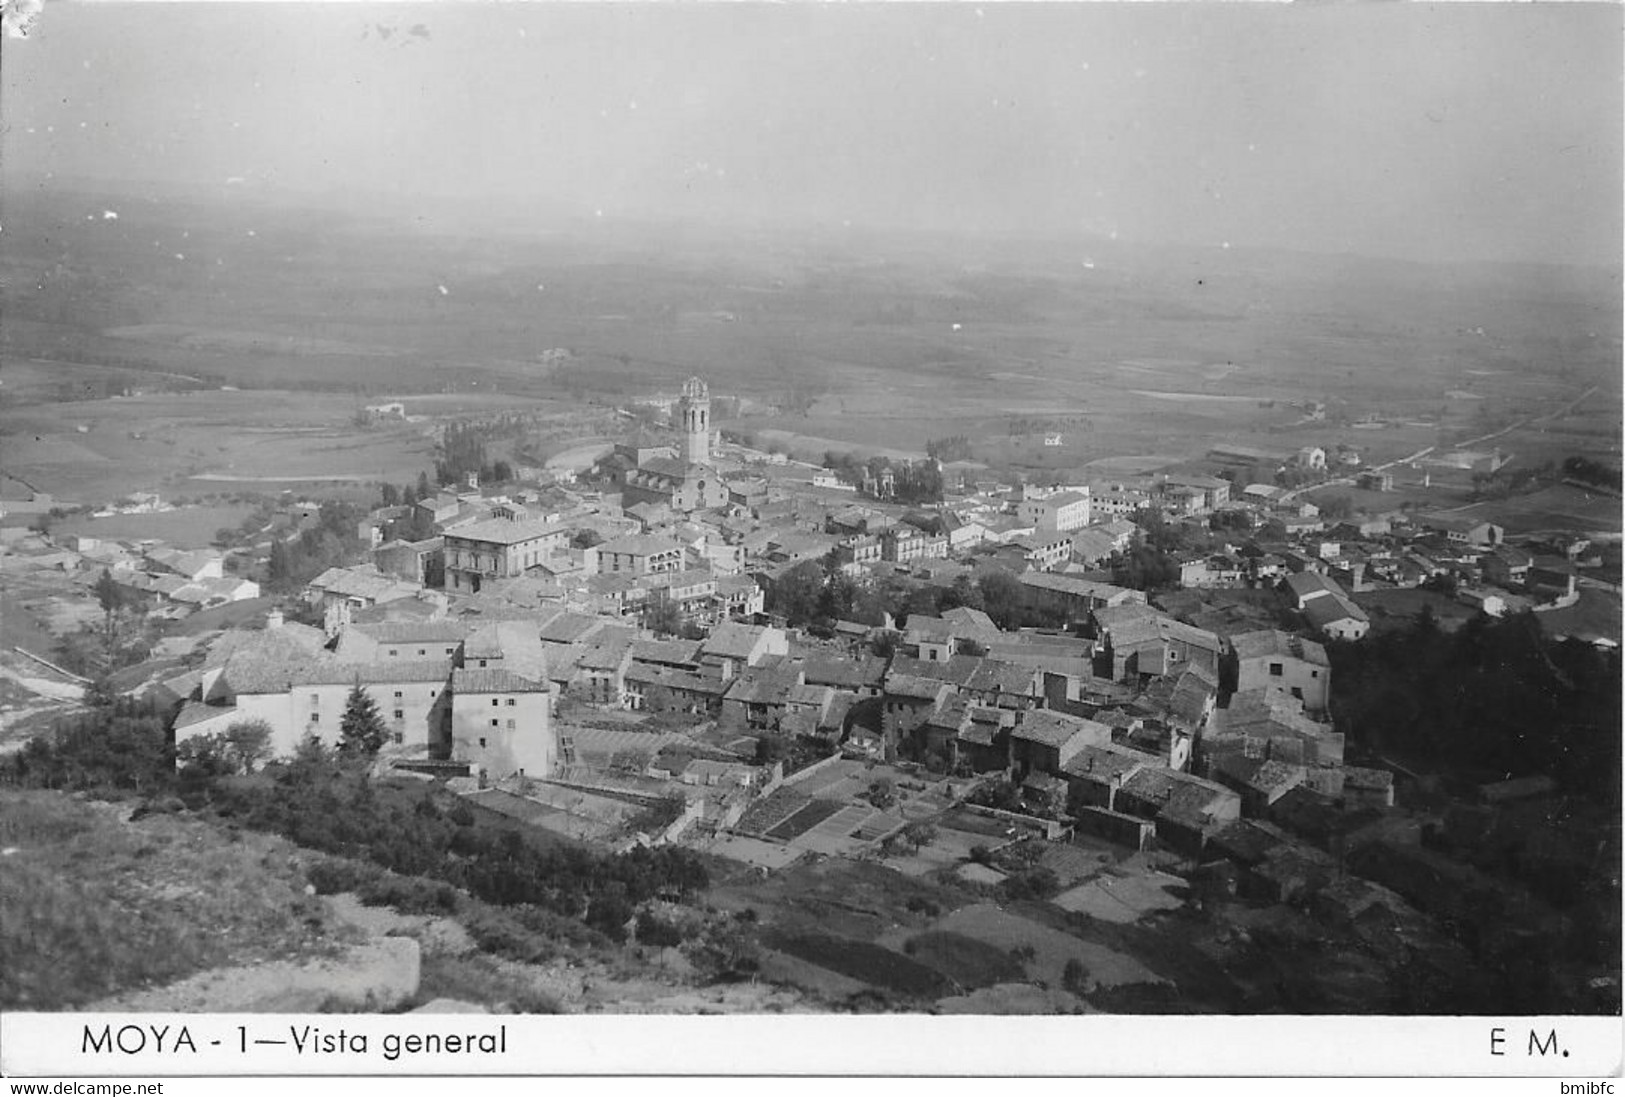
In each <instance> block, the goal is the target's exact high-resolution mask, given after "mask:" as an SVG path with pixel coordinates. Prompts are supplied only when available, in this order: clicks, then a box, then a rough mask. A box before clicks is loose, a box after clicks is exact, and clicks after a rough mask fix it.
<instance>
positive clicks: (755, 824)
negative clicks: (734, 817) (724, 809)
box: [734, 788, 812, 835]
mask: <svg viewBox="0 0 1625 1097" xmlns="http://www.w3.org/2000/svg"><path fill="white" fill-rule="evenodd" d="M810 803H812V801H811V800H810V799H809V798H808V797H806V796H805V795H803V794H802V793H800V792H798V791H796V790H795V789H790V788H778V789H774V790H773V791H772V792H770V793H768V794H767V795H766V796H765V797H763V798H762V799H760V800H758V801H756V802H755V803H754V804H752V805H751V806H750V807H749V808H747V809H746V810H745V814H744V816H743V817H742V818H741V819H740V820H739V823H738V824H737V825H736V826H735V827H734V830H736V831H738V832H739V833H741V834H755V835H761V834H766V833H767V832H768V831H770V830H772V829H773V828H774V827H776V826H778V825H779V824H780V823H783V822H785V821H786V820H788V819H789V818H790V816H792V815H794V814H795V813H796V812H798V811H800V810H801V809H802V808H804V807H806V806H807V805H808V804H810Z"/></svg>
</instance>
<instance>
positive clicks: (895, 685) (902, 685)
mask: <svg viewBox="0 0 1625 1097" xmlns="http://www.w3.org/2000/svg"><path fill="white" fill-rule="evenodd" d="M945 685H946V683H945V682H943V681H942V680H941V679H937V678H920V677H917V676H915V675H912V674H895V673H893V674H888V675H887V676H886V693H887V694H888V695H889V696H893V697H910V698H913V699H915V700H922V701H926V700H933V699H935V698H936V697H937V696H938V694H939V693H941V691H942V689H943V687H944V686H945Z"/></svg>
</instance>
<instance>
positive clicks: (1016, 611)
mask: <svg viewBox="0 0 1625 1097" xmlns="http://www.w3.org/2000/svg"><path fill="white" fill-rule="evenodd" d="M976 586H977V589H979V590H980V591H981V593H982V609H983V611H984V612H986V613H987V615H988V616H989V617H991V618H993V623H994V624H995V625H998V626H999V627H1000V628H1001V629H1009V628H1014V627H1015V626H1016V625H1018V624H1020V621H1021V611H1022V603H1023V602H1024V601H1025V592H1024V590H1023V589H1022V586H1021V581H1020V580H1019V579H1017V578H1016V577H1015V576H1014V575H1011V574H1010V573H1009V572H1008V571H1004V570H1001V569H996V568H995V569H992V570H989V571H986V572H984V573H983V574H982V576H981V577H980V578H979V579H977V580H976Z"/></svg>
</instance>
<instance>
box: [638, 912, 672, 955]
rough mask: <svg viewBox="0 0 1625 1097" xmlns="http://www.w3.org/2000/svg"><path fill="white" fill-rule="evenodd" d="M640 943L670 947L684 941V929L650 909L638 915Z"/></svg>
mask: <svg viewBox="0 0 1625 1097" xmlns="http://www.w3.org/2000/svg"><path fill="white" fill-rule="evenodd" d="M637 937H638V943H639V944H643V945H653V946H655V947H656V948H669V947H674V946H676V945H680V944H682V943H683V931H682V930H680V929H678V928H677V927H676V926H674V925H672V924H671V923H670V922H668V921H666V920H665V919H664V918H660V917H657V916H655V915H654V914H651V913H649V912H648V911H643V912H642V913H641V914H639V915H638V921H637Z"/></svg>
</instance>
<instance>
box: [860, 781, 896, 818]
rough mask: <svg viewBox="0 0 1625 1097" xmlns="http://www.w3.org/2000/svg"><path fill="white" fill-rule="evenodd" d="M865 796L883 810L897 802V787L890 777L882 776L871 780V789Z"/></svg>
mask: <svg viewBox="0 0 1625 1097" xmlns="http://www.w3.org/2000/svg"><path fill="white" fill-rule="evenodd" d="M864 798H865V799H866V800H868V801H869V802H870V803H871V804H873V805H874V806H875V807H877V808H879V809H880V810H881V811H885V810H886V809H887V808H889V807H891V806H892V805H893V804H895V803H897V789H896V787H895V786H893V784H892V779H891V778H890V777H881V778H879V779H878V780H875V781H871V782H869V791H868V792H867V793H865V794H864Z"/></svg>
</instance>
